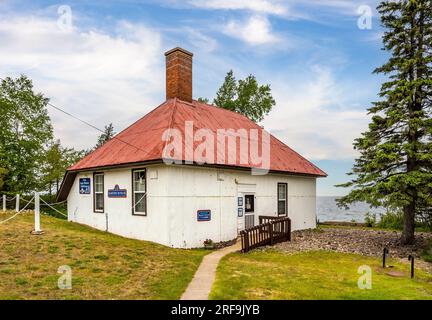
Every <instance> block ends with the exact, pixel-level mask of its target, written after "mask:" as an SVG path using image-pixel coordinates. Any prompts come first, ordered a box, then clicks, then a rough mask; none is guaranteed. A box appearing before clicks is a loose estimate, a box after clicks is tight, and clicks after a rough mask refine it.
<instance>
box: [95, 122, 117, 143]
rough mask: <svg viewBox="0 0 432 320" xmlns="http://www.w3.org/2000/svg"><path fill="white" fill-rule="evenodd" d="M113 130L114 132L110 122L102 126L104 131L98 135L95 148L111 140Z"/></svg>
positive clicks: (113, 134) (113, 133)
mask: <svg viewBox="0 0 432 320" xmlns="http://www.w3.org/2000/svg"><path fill="white" fill-rule="evenodd" d="M115 134H116V133H115V132H114V126H113V124H112V123H110V124H109V125H107V126H105V128H104V132H102V133H101V134H100V136H99V137H98V141H97V143H96V146H95V149H97V148H99V147H101V146H102V145H104V144H105V142H107V141H108V140H111V139H112V138H113V137H114V136H115Z"/></svg>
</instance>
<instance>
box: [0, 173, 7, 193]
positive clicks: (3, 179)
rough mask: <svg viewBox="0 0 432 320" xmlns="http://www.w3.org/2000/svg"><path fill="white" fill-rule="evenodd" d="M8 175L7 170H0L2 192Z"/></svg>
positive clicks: (0, 188)
mask: <svg viewBox="0 0 432 320" xmlns="http://www.w3.org/2000/svg"><path fill="white" fill-rule="evenodd" d="M7 173H8V170H7V169H5V168H0V190H2V188H3V186H4V182H5V178H6V175H7Z"/></svg>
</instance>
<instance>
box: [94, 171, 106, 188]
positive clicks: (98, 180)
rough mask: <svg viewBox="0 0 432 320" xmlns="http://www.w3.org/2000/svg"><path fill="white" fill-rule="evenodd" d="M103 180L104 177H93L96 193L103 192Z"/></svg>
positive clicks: (99, 175) (100, 175)
mask: <svg viewBox="0 0 432 320" xmlns="http://www.w3.org/2000/svg"><path fill="white" fill-rule="evenodd" d="M103 178H104V176H103V175H102V174H98V175H95V177H94V179H95V191H96V192H103Z"/></svg>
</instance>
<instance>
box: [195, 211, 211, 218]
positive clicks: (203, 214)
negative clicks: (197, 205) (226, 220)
mask: <svg viewBox="0 0 432 320" xmlns="http://www.w3.org/2000/svg"><path fill="white" fill-rule="evenodd" d="M210 220H211V210H198V211H197V221H210Z"/></svg>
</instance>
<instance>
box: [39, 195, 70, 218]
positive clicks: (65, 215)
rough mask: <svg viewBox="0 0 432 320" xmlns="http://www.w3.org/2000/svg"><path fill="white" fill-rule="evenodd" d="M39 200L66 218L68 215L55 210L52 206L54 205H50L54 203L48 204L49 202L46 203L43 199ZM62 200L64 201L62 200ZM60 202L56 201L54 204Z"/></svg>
mask: <svg viewBox="0 0 432 320" xmlns="http://www.w3.org/2000/svg"><path fill="white" fill-rule="evenodd" d="M41 201H42V202H43V203H44V204H45V205H46V206H48V207H50V208H51V209H53V210H54V211H55V212H57V213H59V214H61V215H62V216H64V217H66V218H67V217H68V216H67V214H64V213H63V212H61V211H59V210H57V209H56V208H54V207H53V206H52V205H55V203H51V204H50V203H47V202H45V200H44V199H41ZM62 202H64V201H62ZM62 202H57V203H56V204H59V203H62Z"/></svg>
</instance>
